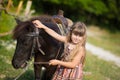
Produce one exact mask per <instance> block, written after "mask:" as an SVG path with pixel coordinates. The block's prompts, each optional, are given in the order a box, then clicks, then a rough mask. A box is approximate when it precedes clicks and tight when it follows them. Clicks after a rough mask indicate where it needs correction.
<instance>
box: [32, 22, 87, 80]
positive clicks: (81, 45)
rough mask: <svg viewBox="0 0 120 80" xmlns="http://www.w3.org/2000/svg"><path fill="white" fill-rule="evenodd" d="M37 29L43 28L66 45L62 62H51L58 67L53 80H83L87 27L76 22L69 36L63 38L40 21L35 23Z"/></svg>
mask: <svg viewBox="0 0 120 80" xmlns="http://www.w3.org/2000/svg"><path fill="white" fill-rule="evenodd" d="M33 23H34V24H35V26H36V27H38V28H43V29H44V30H45V31H46V32H47V33H48V34H49V35H50V36H52V37H54V38H55V39H57V40H59V41H61V42H64V43H65V49H64V53H63V55H62V60H56V59H53V60H50V61H49V65H58V67H57V69H56V72H55V74H54V75H53V78H52V80H82V76H83V71H82V69H83V64H84V59H85V42H86V26H85V24H84V23H82V22H76V23H75V24H74V25H73V26H72V27H71V30H70V32H69V34H68V35H67V36H61V35H59V34H57V33H56V32H55V31H53V30H52V29H50V28H48V27H46V26H45V25H43V24H42V23H41V22H40V21H38V20H35V21H33Z"/></svg>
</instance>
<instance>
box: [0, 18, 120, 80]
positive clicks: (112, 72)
mask: <svg viewBox="0 0 120 80" xmlns="http://www.w3.org/2000/svg"><path fill="white" fill-rule="evenodd" d="M10 18H11V17H10ZM12 19H13V18H12ZM0 24H1V25H3V24H2V23H0ZM4 25H7V26H8V25H9V24H4ZM11 25H12V26H10V27H7V28H6V27H2V28H1V27H0V30H1V31H0V32H6V31H9V30H12V29H13V25H15V24H14V22H13V24H11ZM88 34H89V36H88V38H87V41H88V42H89V43H92V44H93V45H96V46H100V47H102V48H104V49H106V50H109V51H111V52H113V53H114V54H115V55H118V56H120V54H119V53H120V49H119V47H120V46H119V45H120V42H119V40H120V36H119V34H120V33H119V32H117V33H114V34H113V33H109V32H107V31H105V30H101V29H99V28H97V27H89V28H88ZM2 41H4V42H5V43H7V45H5V46H3V45H2ZM12 43H13V40H12V38H11V35H8V36H4V37H0V80H14V78H15V77H16V76H18V75H20V73H21V72H22V71H23V70H22V69H18V70H16V69H14V68H13V67H12V64H11V60H12V56H13V53H14V50H15V48H10V49H8V48H7V47H8V46H9V45H11V44H12ZM84 72H85V74H84V79H83V80H120V67H117V66H116V65H114V64H113V63H112V62H107V61H104V60H102V59H99V58H98V57H97V56H94V55H92V54H91V53H90V52H87V56H86V63H85V67H84ZM18 80H34V71H33V65H31V66H30V67H29V68H28V70H27V71H26V72H25V73H24V74H23V75H21V76H20V78H19V79H18Z"/></svg>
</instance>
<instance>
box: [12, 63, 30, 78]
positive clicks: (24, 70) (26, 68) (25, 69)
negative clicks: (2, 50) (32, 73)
mask: <svg viewBox="0 0 120 80" xmlns="http://www.w3.org/2000/svg"><path fill="white" fill-rule="evenodd" d="M27 63H28V62H27ZM30 65H31V64H30V63H29V64H28V66H27V67H25V68H24V69H23V71H22V72H21V73H20V74H19V75H18V76H17V77H15V79H14V80H17V79H19V78H20V76H21V75H23V74H24V73H25V72H26V71H27V70H28V67H29V66H30Z"/></svg>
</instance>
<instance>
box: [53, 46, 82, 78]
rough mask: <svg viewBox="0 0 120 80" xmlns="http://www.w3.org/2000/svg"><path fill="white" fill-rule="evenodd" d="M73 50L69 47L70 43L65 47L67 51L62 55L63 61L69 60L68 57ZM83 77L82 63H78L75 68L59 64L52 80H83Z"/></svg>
mask: <svg viewBox="0 0 120 80" xmlns="http://www.w3.org/2000/svg"><path fill="white" fill-rule="evenodd" d="M71 51H72V49H69V45H67V46H66V47H65V51H64V54H63V57H62V60H63V61H67V59H66V58H67V56H68V55H69V54H70V52H71ZM82 77H83V71H82V63H80V64H79V65H77V66H76V67H75V68H66V67H63V66H60V65H58V67H57V69H56V72H55V73H54V75H53V78H52V80H82Z"/></svg>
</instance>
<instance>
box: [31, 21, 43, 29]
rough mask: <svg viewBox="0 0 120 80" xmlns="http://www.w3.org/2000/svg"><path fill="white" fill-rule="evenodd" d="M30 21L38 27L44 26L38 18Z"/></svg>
mask: <svg viewBox="0 0 120 80" xmlns="http://www.w3.org/2000/svg"><path fill="white" fill-rule="evenodd" d="M32 23H33V24H34V25H35V26H36V27H38V28H44V27H45V26H44V25H43V24H42V23H41V22H40V21H39V20H35V21H32Z"/></svg>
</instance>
